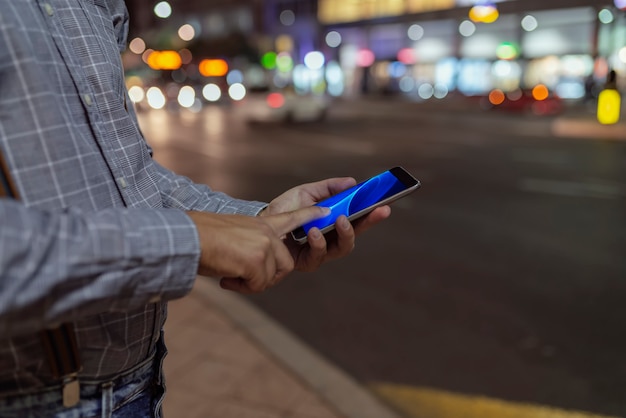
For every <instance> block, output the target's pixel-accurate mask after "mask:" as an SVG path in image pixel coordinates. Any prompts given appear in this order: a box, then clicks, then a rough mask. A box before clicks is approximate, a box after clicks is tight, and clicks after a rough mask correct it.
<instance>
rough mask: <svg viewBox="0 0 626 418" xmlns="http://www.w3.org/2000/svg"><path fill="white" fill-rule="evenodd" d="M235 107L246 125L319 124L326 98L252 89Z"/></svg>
mask: <svg viewBox="0 0 626 418" xmlns="http://www.w3.org/2000/svg"><path fill="white" fill-rule="evenodd" d="M238 106H239V107H240V110H241V112H242V114H243V117H244V118H245V120H246V121H247V122H253V123H254V122H321V121H323V120H324V119H325V118H326V115H327V113H328V108H329V101H328V99H327V98H326V97H325V96H320V95H315V94H297V93H295V92H294V91H292V90H276V91H271V90H257V91H254V90H252V91H249V92H248V93H247V94H246V97H245V98H244V99H243V100H241V101H240V102H239V103H238Z"/></svg>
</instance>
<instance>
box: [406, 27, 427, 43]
mask: <svg viewBox="0 0 626 418" xmlns="http://www.w3.org/2000/svg"><path fill="white" fill-rule="evenodd" d="M407 36H408V37H409V39H410V40H412V41H419V40H420V39H422V38H423V37H424V28H423V27H421V26H420V25H418V24H415V25H411V26H410V27H409V30H408V32H407Z"/></svg>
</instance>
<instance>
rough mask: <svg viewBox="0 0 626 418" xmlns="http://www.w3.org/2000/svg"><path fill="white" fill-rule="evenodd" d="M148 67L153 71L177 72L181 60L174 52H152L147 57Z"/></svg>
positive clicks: (181, 63) (181, 62)
mask: <svg viewBox="0 0 626 418" xmlns="http://www.w3.org/2000/svg"><path fill="white" fill-rule="evenodd" d="M148 65H149V66H150V68H152V69H153V70H178V69H179V68H180V67H181V66H182V65H183V60H182V58H181V57H180V54H179V53H178V52H176V51H152V52H151V53H150V55H148Z"/></svg>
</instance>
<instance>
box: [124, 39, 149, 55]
mask: <svg viewBox="0 0 626 418" xmlns="http://www.w3.org/2000/svg"><path fill="white" fill-rule="evenodd" d="M128 49H130V51H131V52H132V53H134V54H137V55H141V54H143V53H144V51H145V50H146V42H145V41H144V40H143V39H141V38H135V39H133V40H132V41H130V43H129V44H128Z"/></svg>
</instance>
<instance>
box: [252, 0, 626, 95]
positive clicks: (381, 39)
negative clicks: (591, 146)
mask: <svg viewBox="0 0 626 418" xmlns="http://www.w3.org/2000/svg"><path fill="white" fill-rule="evenodd" d="M265 4H266V6H265V7H266V14H265V16H264V17H265V24H264V26H265V28H268V29H269V30H268V31H267V34H268V35H270V36H274V38H275V39H278V38H281V37H282V38H285V37H287V38H288V39H290V40H291V41H292V42H293V49H292V50H290V51H283V52H288V53H291V54H292V56H293V59H294V61H295V62H296V65H297V63H298V62H302V61H303V59H304V57H305V56H306V54H307V53H308V52H310V51H313V50H317V51H321V52H322V53H323V54H324V57H325V59H326V62H327V65H330V67H331V68H332V69H333V72H336V71H338V69H340V70H341V72H342V80H343V86H342V87H341V88H335V89H334V90H336V91H337V92H341V94H347V95H357V94H371V93H384V94H406V95H409V96H415V97H416V98H417V99H420V98H430V97H444V96H445V95H447V94H448V93H449V92H453V91H456V92H460V93H463V94H465V95H481V94H487V93H488V92H490V91H492V90H493V89H495V88H497V89H501V90H502V91H504V92H505V93H506V92H508V91H515V90H518V89H530V88H533V87H534V86H536V85H537V84H543V85H545V86H547V87H548V88H549V90H550V91H551V92H555V93H557V94H558V95H559V96H560V97H563V98H566V99H584V98H585V97H586V96H589V95H593V94H595V92H596V90H598V89H599V88H600V87H601V85H602V83H603V82H604V80H605V79H606V76H607V73H608V71H609V69H615V70H616V71H617V73H618V78H619V79H620V85H621V84H622V83H623V80H624V78H625V77H626V49H625V47H626V30H625V29H624V28H625V27H626V18H625V16H624V15H625V13H626V12H624V11H623V10H620V6H622V9H623V5H621V3H619V2H615V3H613V2H611V1H610V0H608V1H607V0H599V1H579V0H570V1H566V0H561V1H550V2H545V1H536V0H526V1H514V0H501V1H496V2H485V1H475V0H456V1H455V0H429V1H423V0H421V1H420V0H409V1H407V0H360V1H350V2H339V1H336V0H319V1H304V0H292V1H288V0H277V1H267V2H265ZM476 5H479V6H481V7H485V8H493V9H494V10H495V11H496V15H495V18H492V19H491V20H483V21H477V20H479V19H473V18H475V16H472V8H473V7H474V6H476ZM286 13H287V14H288V16H290V19H289V20H288V21H287V22H285V21H284V16H285V14H286ZM327 82H328V80H327Z"/></svg>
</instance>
